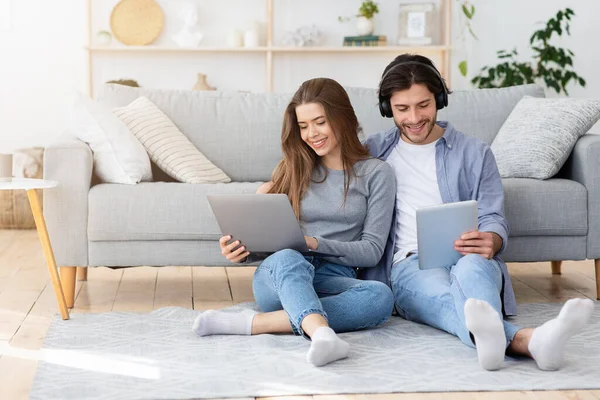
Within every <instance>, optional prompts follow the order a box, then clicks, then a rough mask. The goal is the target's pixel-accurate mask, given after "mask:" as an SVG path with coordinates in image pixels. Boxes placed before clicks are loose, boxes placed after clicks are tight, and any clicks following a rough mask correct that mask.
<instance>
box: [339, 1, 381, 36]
mask: <svg viewBox="0 0 600 400" xmlns="http://www.w3.org/2000/svg"><path fill="white" fill-rule="evenodd" d="M378 13H379V7H378V5H377V3H375V2H374V1H372V0H366V1H363V2H362V4H361V5H360V8H359V9H358V14H357V15H356V32H357V33H358V35H359V36H367V35H372V34H373V32H374V31H375V22H374V21H373V17H374V16H375V14H378ZM352 18H353V17H338V21H340V22H346V21H350V20H351V19H352Z"/></svg>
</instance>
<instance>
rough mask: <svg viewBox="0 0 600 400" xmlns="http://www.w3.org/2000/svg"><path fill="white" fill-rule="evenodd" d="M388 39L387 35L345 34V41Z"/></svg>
mask: <svg viewBox="0 0 600 400" xmlns="http://www.w3.org/2000/svg"><path fill="white" fill-rule="evenodd" d="M346 40H349V41H380V40H385V41H387V36H374V35H365V36H344V41H346Z"/></svg>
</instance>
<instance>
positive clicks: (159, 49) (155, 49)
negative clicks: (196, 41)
mask: <svg viewBox="0 0 600 400" xmlns="http://www.w3.org/2000/svg"><path fill="white" fill-rule="evenodd" d="M86 50H89V51H93V52H116V53H119V52H120V53H129V52H132V53H136V52H137V53H142V52H148V53H265V52H266V51H267V48H266V47H264V46H262V47H189V48H186V47H167V46H88V47H86Z"/></svg>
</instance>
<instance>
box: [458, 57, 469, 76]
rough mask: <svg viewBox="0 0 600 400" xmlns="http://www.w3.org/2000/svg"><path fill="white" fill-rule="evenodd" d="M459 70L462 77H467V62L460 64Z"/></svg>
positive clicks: (463, 61)
mask: <svg viewBox="0 0 600 400" xmlns="http://www.w3.org/2000/svg"><path fill="white" fill-rule="evenodd" d="M458 70H459V71H460V74H461V75H462V76H467V60H462V61H461V62H459V63H458Z"/></svg>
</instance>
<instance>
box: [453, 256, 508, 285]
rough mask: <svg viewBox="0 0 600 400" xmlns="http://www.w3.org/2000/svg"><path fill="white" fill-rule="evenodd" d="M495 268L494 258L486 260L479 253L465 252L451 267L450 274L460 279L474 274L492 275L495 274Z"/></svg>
mask: <svg viewBox="0 0 600 400" xmlns="http://www.w3.org/2000/svg"><path fill="white" fill-rule="evenodd" d="M496 269H497V266H496V262H495V261H494V260H488V259H487V258H485V257H483V256H482V255H479V254H467V255H466V256H463V257H462V258H461V259H460V260H458V262H457V263H456V265H455V266H454V267H452V272H451V274H452V275H454V276H455V277H456V278H457V279H459V280H460V279H461V278H464V277H468V276H474V275H484V276H493V275H495V274H496Z"/></svg>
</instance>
